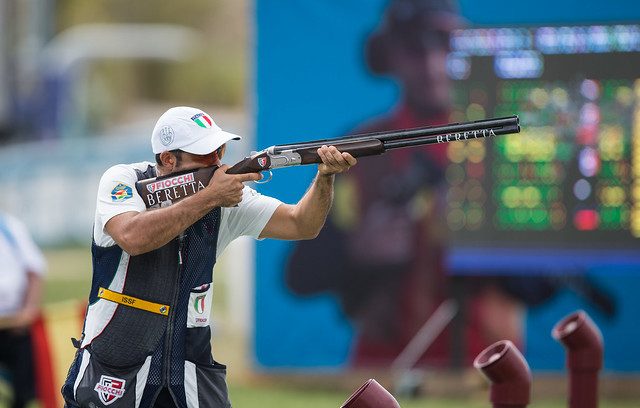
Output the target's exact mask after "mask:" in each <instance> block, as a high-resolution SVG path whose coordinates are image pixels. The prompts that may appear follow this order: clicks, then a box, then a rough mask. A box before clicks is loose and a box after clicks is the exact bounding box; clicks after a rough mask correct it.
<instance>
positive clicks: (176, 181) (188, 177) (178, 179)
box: [147, 173, 195, 193]
mask: <svg viewBox="0 0 640 408" xmlns="http://www.w3.org/2000/svg"><path fill="white" fill-rule="evenodd" d="M194 181H195V178H194V177H193V173H189V174H182V175H180V176H175V177H170V178H166V179H162V180H158V181H155V182H153V183H150V184H147V190H149V192H150V193H153V192H155V191H157V190H160V189H163V188H171V187H177V186H182V185H185V184H189V183H193V182H194Z"/></svg>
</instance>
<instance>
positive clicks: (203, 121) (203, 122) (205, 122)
mask: <svg viewBox="0 0 640 408" xmlns="http://www.w3.org/2000/svg"><path fill="white" fill-rule="evenodd" d="M191 120H192V121H194V122H196V124H197V125H198V126H200V127H201V128H205V129H208V128H210V127H211V126H212V125H213V121H212V120H211V118H210V117H209V116H207V114H206V113H198V114H197V115H195V116H193V117H192V118H191Z"/></svg>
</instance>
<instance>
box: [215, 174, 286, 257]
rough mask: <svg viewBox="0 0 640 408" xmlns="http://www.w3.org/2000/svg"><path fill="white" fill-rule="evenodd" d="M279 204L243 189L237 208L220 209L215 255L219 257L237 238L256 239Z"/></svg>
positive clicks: (278, 201) (269, 198) (267, 197)
mask: <svg viewBox="0 0 640 408" xmlns="http://www.w3.org/2000/svg"><path fill="white" fill-rule="evenodd" d="M281 204H282V202H281V201H280V200H278V199H276V198H273V197H269V196H265V195H262V194H260V193H258V192H257V191H256V190H254V189H252V188H251V187H245V188H244V190H243V191H242V201H241V202H240V204H238V206H237V207H223V208H222V219H221V223H220V232H219V234H218V245H217V254H218V255H220V254H221V253H222V251H224V249H225V248H226V247H227V245H229V243H230V242H231V241H233V240H234V239H236V238H238V237H241V236H249V237H253V238H255V239H258V237H259V236H260V233H261V232H262V230H263V229H264V227H265V225H267V222H269V220H270V219H271V216H272V215H273V213H274V211H275V210H276V208H278V207H279V206H280V205H281Z"/></svg>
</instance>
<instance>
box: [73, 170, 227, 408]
mask: <svg viewBox="0 0 640 408" xmlns="http://www.w3.org/2000/svg"><path fill="white" fill-rule="evenodd" d="M149 177H155V168H153V167H152V166H149V167H148V168H147V170H146V171H145V172H140V171H138V179H139V180H140V179H145V178H149ZM219 226H220V208H216V209H214V210H213V211H211V212H210V213H208V214H207V215H205V216H204V217H203V218H201V219H200V220H199V221H197V222H196V223H195V224H193V225H192V226H191V227H189V228H188V229H187V230H186V231H185V232H184V233H183V234H181V235H180V236H179V237H176V238H175V239H173V240H171V241H170V242H169V243H167V244H166V245H164V246H163V247H161V248H158V249H156V250H154V251H151V252H148V253H145V254H142V255H138V256H130V255H129V254H127V253H126V252H124V251H123V250H122V249H121V248H120V247H119V246H117V245H114V246H111V247H100V246H97V245H96V244H95V242H94V243H93V244H92V255H93V281H92V285H91V293H90V296H89V307H88V312H87V320H86V321H85V329H84V330H83V339H82V341H81V342H76V345H77V347H79V349H78V351H77V353H76V358H75V360H74V362H73V364H72V366H71V368H70V370H69V376H68V378H67V381H66V383H65V385H64V387H63V390H62V391H63V396H64V397H65V400H66V401H67V403H68V405H67V406H71V407H73V406H81V407H85V406H86V407H91V408H94V407H102V406H106V405H111V404H113V407H126V408H129V407H131V408H139V407H152V406H153V403H154V401H155V399H156V397H157V395H158V393H159V392H160V390H161V389H162V388H164V387H168V388H169V391H170V393H171V394H172V396H173V399H174V400H175V402H176V404H177V406H178V407H189V408H191V407H198V406H202V407H227V406H230V404H229V401H228V397H227V392H226V383H225V378H224V377H225V375H226V367H225V366H223V365H221V364H218V363H216V362H215V361H214V360H213V358H212V356H211V329H210V326H209V318H210V316H209V315H208V312H209V311H210V309H211V301H212V294H213V286H212V279H213V272H212V271H213V266H214V264H215V259H216V243H217V240H218V230H219ZM114 303H115V304H117V305H116V307H115V311H112V312H111V314H109V312H105V311H104V309H105V308H106V307H110V308H111V310H113V305H114ZM204 311H206V312H207V313H203V312H204ZM91 313H94V314H96V313H97V314H98V317H97V319H98V320H100V319H103V320H104V323H103V325H104V327H103V328H102V331H101V332H100V333H99V334H97V335H96V336H95V337H94V338H92V339H88V338H84V335H85V333H84V332H85V331H86V327H87V321H88V319H89V317H90V314H91ZM100 314H102V316H101V315H100ZM95 320H96V318H94V321H95Z"/></svg>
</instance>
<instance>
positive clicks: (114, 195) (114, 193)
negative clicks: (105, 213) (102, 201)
mask: <svg viewBox="0 0 640 408" xmlns="http://www.w3.org/2000/svg"><path fill="white" fill-rule="evenodd" d="M131 197H133V193H132V192H131V187H129V186H128V185H126V184H124V183H118V184H117V185H116V186H115V187H114V188H113V190H111V201H124V200H128V199H130V198H131Z"/></svg>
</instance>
